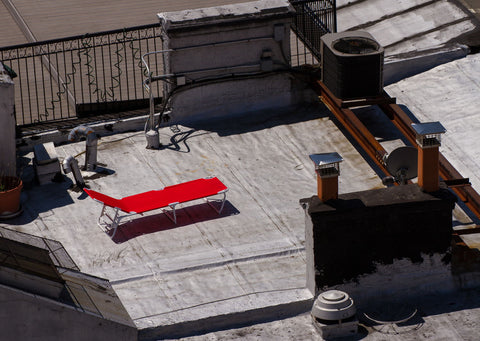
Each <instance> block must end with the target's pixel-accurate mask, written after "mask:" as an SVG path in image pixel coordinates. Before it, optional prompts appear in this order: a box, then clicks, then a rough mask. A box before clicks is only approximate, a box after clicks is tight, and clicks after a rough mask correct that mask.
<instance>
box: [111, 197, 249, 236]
mask: <svg viewBox="0 0 480 341" xmlns="http://www.w3.org/2000/svg"><path fill="white" fill-rule="evenodd" d="M211 201H212V200H211ZM212 204H213V205H215V204H218V203H215V202H214V201H213V203H212ZM239 213H240V212H239V211H238V210H237V209H236V208H235V207H234V206H233V205H232V204H231V203H230V202H229V201H228V200H226V201H225V206H224V207H223V210H222V212H221V213H220V214H218V213H217V212H215V210H213V209H212V208H211V207H210V206H209V204H208V203H202V204H198V205H193V206H188V207H182V208H178V209H177V224H175V223H174V222H173V221H172V220H170V218H168V217H167V215H166V214H164V213H158V214H155V215H150V216H147V217H141V218H137V219H132V220H131V221H128V222H126V223H123V224H121V225H120V226H119V227H118V229H117V232H116V233H115V236H114V237H113V239H112V240H113V241H114V242H115V243H116V244H122V243H125V242H126V241H129V240H130V239H133V238H136V237H139V236H142V235H144V234H150V233H156V232H161V231H167V230H171V229H175V228H179V227H182V226H186V225H191V224H196V223H202V222H205V221H209V220H213V219H220V218H222V217H227V216H231V215H236V214H239ZM112 233H113V231H110V232H109V234H110V235H111V234H112Z"/></svg>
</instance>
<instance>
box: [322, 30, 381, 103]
mask: <svg viewBox="0 0 480 341" xmlns="http://www.w3.org/2000/svg"><path fill="white" fill-rule="evenodd" d="M321 41H322V43H321V54H322V81H323V83H324V84H325V85H326V86H327V87H328V88H329V89H330V91H332V92H333V94H334V95H335V96H337V97H338V98H340V99H356V98H365V97H375V96H378V95H380V94H381V92H382V90H383V57H384V49H383V47H382V46H380V44H379V43H378V42H376V41H375V39H374V38H373V37H372V36H371V35H370V34H369V33H368V32H363V31H351V32H341V33H329V34H325V35H324V36H322V38H321Z"/></svg>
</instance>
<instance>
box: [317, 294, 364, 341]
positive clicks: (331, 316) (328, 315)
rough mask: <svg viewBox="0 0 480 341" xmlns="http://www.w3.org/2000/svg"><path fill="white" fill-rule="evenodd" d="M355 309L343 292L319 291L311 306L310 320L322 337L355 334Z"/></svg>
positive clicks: (356, 324)
mask: <svg viewBox="0 0 480 341" xmlns="http://www.w3.org/2000/svg"><path fill="white" fill-rule="evenodd" d="M356 312H357V310H356V308H355V305H354V303H353V300H352V298H351V297H350V296H349V295H348V294H347V293H345V292H343V291H339V290H329V291H325V292H323V293H321V294H320V295H319V296H318V297H317V299H316V300H315V302H314V303H313V307H312V312H311V314H312V320H313V324H314V326H315V328H316V329H317V330H318V332H319V333H320V334H321V336H322V338H324V339H328V338H337V337H345V336H349V335H353V334H356V333H357V331H358V319H357V318H356V316H355V314H356Z"/></svg>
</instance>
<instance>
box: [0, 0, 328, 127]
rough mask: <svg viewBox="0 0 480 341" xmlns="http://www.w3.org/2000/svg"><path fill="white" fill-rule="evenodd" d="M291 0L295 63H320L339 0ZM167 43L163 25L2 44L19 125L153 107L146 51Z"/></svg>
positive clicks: (156, 64) (154, 64) (155, 65)
mask: <svg viewBox="0 0 480 341" xmlns="http://www.w3.org/2000/svg"><path fill="white" fill-rule="evenodd" d="M291 3H292V5H293V6H294V7H295V9H296V11H297V13H296V15H295V18H294V20H293V23H292V30H293V32H294V33H295V34H294V35H293V34H292V39H291V42H292V44H291V46H292V50H291V64H292V66H298V65H303V64H317V63H318V61H319V60H320V38H321V36H322V35H324V34H325V33H329V32H335V31H336V2H335V0H323V1H306V0H292V1H291ZM161 49H162V41H161V26H160V24H151V25H145V26H138V27H132V28H125V29H119V30H114V31H108V32H99V33H95V34H85V35H81V36H76V37H69V38H64V39H56V40H49V41H43V42H37V43H30V44H24V45H16V46H10V47H3V48H0V61H2V62H3V63H4V64H5V65H7V66H8V67H10V68H11V69H13V70H14V71H15V73H16V74H17V75H18V79H15V108H16V122H17V126H19V127H22V128H24V129H26V128H28V127H34V128H35V127H37V126H40V125H41V124H45V123H55V122H61V123H64V122H65V121H67V122H71V123H72V124H75V123H74V122H76V121H77V120H78V119H83V118H85V117H91V116H94V117H95V116H98V115H104V114H112V113H118V116H120V115H122V116H124V113H125V112H128V111H134V110H136V109H140V108H142V109H145V112H142V113H147V112H148V93H147V92H145V91H144V89H143V86H142V81H143V80H144V79H145V77H146V75H145V73H144V71H145V68H144V65H143V64H142V61H141V56H142V55H143V54H144V53H146V52H151V51H156V50H161ZM149 64H150V65H151V68H152V71H153V73H154V74H161V73H162V72H163V61H162V58H161V57H159V58H157V57H155V60H149ZM162 90H163V89H162V84H161V83H158V86H157V87H156V88H155V91H156V93H155V98H161V94H162ZM121 113H122V114H121ZM115 115H116V114H115ZM109 117H110V118H112V115H110V116H109ZM73 119H75V121H73ZM47 126H48V125H47ZM57 127H58V126H57Z"/></svg>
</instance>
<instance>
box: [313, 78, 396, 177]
mask: <svg viewBox="0 0 480 341" xmlns="http://www.w3.org/2000/svg"><path fill="white" fill-rule="evenodd" d="M313 86H314V89H315V91H316V92H317V94H318V95H319V96H320V99H321V100H322V102H323V103H324V104H325V105H326V106H327V107H328V109H329V110H330V111H331V112H332V113H333V114H334V115H335V117H336V118H337V119H338V121H339V122H340V123H341V124H342V125H343V126H344V127H345V129H347V130H348V132H349V133H350V134H351V135H352V137H353V138H354V139H355V140H356V141H357V142H358V144H359V145H360V146H361V147H362V149H363V150H364V151H365V152H366V153H367V154H368V156H370V158H371V159H372V160H373V161H374V162H375V163H376V165H377V166H378V167H379V168H380V169H381V170H382V172H384V173H385V174H386V175H391V174H390V173H389V172H388V170H387V167H386V165H385V161H384V158H385V155H387V151H386V150H385V149H384V148H383V147H382V145H381V144H380V143H379V142H378V141H377V140H376V139H375V137H374V136H373V135H372V133H370V131H368V129H367V128H366V127H365V126H364V125H363V123H362V122H361V121H360V120H359V119H358V118H357V116H355V114H354V113H353V111H352V110H351V109H349V108H348V107H345V105H343V104H342V103H343V101H341V100H340V99H338V98H337V97H336V96H335V95H334V94H333V93H332V92H331V91H330V90H329V89H328V88H327V87H326V86H325V84H323V82H321V81H317V82H315V83H314V84H313Z"/></svg>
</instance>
